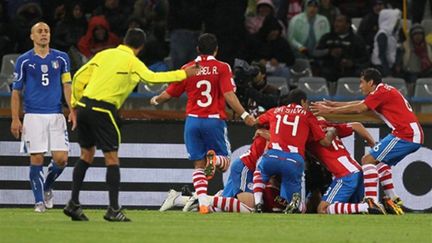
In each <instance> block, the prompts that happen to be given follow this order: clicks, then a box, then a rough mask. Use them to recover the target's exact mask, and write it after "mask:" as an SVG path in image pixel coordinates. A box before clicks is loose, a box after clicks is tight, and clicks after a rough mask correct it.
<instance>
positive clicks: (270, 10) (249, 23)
mask: <svg viewBox="0 0 432 243" xmlns="http://www.w3.org/2000/svg"><path fill="white" fill-rule="evenodd" d="M268 15H273V16H274V15H275V7H274V5H273V2H272V1H271V0H258V1H257V3H256V12H255V15H253V16H249V17H246V20H245V26H246V30H247V32H248V33H249V34H255V33H257V32H258V31H259V29H260V28H261V26H262V24H263V22H264V19H265V18H266V17H267V16H268Z"/></svg>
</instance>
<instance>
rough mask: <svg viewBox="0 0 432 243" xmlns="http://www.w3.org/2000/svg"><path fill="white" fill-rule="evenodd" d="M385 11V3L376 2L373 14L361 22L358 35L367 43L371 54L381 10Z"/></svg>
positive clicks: (374, 2)
mask: <svg viewBox="0 0 432 243" xmlns="http://www.w3.org/2000/svg"><path fill="white" fill-rule="evenodd" d="M383 9H384V1H382V0H374V1H373V6H372V12H369V13H368V14H367V15H366V16H364V17H363V18H362V20H361V22H360V26H359V28H358V30H357V34H358V35H360V36H361V37H362V38H363V40H364V41H365V43H366V48H367V50H368V51H369V53H371V52H372V47H373V43H374V38H375V35H376V33H377V32H378V16H379V13H380V12H381V10H383Z"/></svg>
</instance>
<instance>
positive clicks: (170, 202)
mask: <svg viewBox="0 0 432 243" xmlns="http://www.w3.org/2000/svg"><path fill="white" fill-rule="evenodd" d="M181 195H182V194H181V192H178V191H175V190H173V189H171V190H170V191H169V192H168V196H167V198H166V199H165V201H164V202H163V203H162V206H161V207H160V209H159V211H161V212H164V211H167V210H168V209H171V208H173V207H174V206H175V205H176V204H175V201H176V199H177V198H178V197H181Z"/></svg>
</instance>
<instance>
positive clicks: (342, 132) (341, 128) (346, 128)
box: [329, 123, 353, 138]
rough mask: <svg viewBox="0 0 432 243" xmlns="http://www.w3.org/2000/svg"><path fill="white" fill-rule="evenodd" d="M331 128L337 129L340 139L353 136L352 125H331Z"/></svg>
mask: <svg viewBox="0 0 432 243" xmlns="http://www.w3.org/2000/svg"><path fill="white" fill-rule="evenodd" d="M329 126H331V127H334V128H336V131H337V135H338V137H340V138H344V137H348V136H351V135H352V134H353V129H352V127H351V125H350V124H348V123H342V124H336V123H334V124H330V125H329Z"/></svg>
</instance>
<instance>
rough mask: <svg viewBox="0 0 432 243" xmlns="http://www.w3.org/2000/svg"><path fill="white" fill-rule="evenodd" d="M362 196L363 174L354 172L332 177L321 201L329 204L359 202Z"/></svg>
mask: <svg viewBox="0 0 432 243" xmlns="http://www.w3.org/2000/svg"><path fill="white" fill-rule="evenodd" d="M363 197H364V186H363V174H362V173H361V172H356V173H351V174H349V175H346V176H344V177H340V178H336V179H334V180H333V181H332V183H331V184H330V186H329V187H328V188H327V191H326V193H325V194H324V195H323V197H322V201H326V202H328V203H329V204H332V203H334V202H342V203H359V202H361V201H362V199H363Z"/></svg>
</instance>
